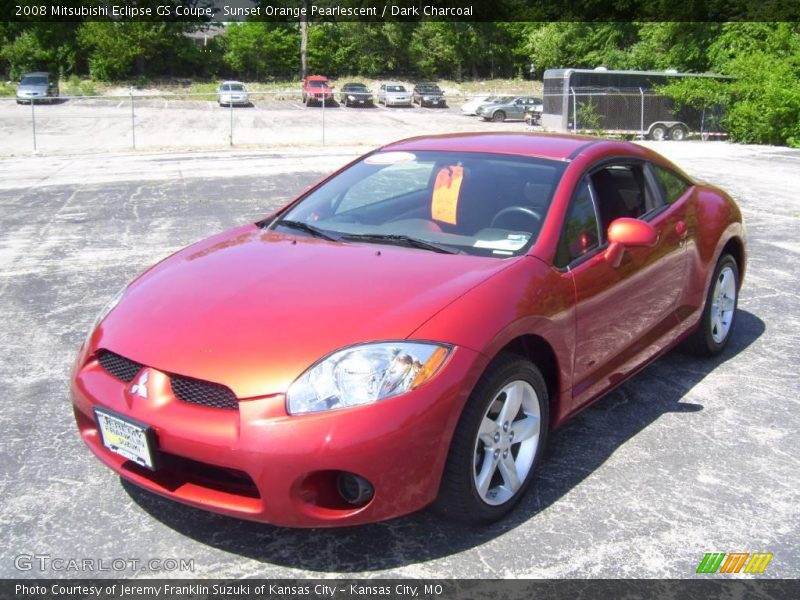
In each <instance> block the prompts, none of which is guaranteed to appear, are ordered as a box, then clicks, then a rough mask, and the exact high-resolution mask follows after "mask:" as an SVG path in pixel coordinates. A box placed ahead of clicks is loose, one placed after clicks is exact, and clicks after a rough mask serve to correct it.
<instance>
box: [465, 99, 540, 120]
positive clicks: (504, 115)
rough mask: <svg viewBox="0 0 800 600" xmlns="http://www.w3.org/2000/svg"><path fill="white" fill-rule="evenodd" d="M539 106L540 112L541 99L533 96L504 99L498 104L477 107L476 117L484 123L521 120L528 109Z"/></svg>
mask: <svg viewBox="0 0 800 600" xmlns="http://www.w3.org/2000/svg"><path fill="white" fill-rule="evenodd" d="M537 105H538V106H539V107H540V109H539V110H540V111H541V106H542V99H541V98H536V97H534V96H511V97H505V98H503V99H502V100H501V101H500V102H495V103H492V104H484V105H483V106H480V107H478V110H477V111H476V112H477V115H478V116H479V117H483V119H484V120H485V121H495V122H498V123H499V122H502V121H505V120H506V119H522V118H523V117H524V116H525V112H526V111H527V110H528V109H529V108H533V107H534V106H537Z"/></svg>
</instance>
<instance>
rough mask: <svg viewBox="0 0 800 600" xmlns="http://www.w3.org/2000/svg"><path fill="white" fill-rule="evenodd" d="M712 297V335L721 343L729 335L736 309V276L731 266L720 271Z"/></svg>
mask: <svg viewBox="0 0 800 600" xmlns="http://www.w3.org/2000/svg"><path fill="white" fill-rule="evenodd" d="M711 298H712V301H711V337H712V338H714V341H715V342H716V343H718V344H721V343H722V342H723V341H724V340H725V338H726V337H728V333H729V332H730V330H731V325H732V324H733V312H734V310H735V309H736V276H735V275H734V274H733V269H732V268H731V267H730V266H726V267H725V268H723V269H722V270H721V271H720V272H719V275H718V276H717V280H716V282H715V283H714V292H713V295H712V297H711Z"/></svg>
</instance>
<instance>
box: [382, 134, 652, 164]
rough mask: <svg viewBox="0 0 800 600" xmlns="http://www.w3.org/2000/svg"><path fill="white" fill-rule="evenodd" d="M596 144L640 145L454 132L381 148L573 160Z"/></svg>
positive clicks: (623, 149) (580, 138)
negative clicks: (487, 153)
mask: <svg viewBox="0 0 800 600" xmlns="http://www.w3.org/2000/svg"><path fill="white" fill-rule="evenodd" d="M596 144H604V145H615V146H618V148H619V150H620V152H621V153H623V154H630V153H631V150H633V149H636V153H637V154H638V153H640V147H639V146H635V145H633V144H629V143H627V142H612V141H609V140H603V139H598V138H594V137H588V136H579V135H569V134H552V133H523V132H520V133H516V132H514V133H512V132H509V133H498V132H494V133H490V132H487V133H452V134H444V135H431V136H420V137H414V138H408V139H405V140H400V141H397V142H393V143H391V144H388V145H386V146H383V147H382V148H380V150H381V151H388V150H392V151H400V150H405V151H415V150H416V151H425V150H430V151H444V152H446V151H451V152H489V153H492V154H513V155H517V156H531V157H537V158H549V159H554V160H571V159H573V158H575V157H576V156H577V155H578V154H580V153H581V152H582V151H583V150H584V149H585V148H588V147H589V146H594V145H596Z"/></svg>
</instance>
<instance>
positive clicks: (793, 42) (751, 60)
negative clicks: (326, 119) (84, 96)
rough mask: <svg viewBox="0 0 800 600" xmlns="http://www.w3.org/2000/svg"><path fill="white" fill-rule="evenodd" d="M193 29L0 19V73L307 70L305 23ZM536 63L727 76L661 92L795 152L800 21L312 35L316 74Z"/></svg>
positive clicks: (799, 133) (459, 70)
mask: <svg viewBox="0 0 800 600" xmlns="http://www.w3.org/2000/svg"><path fill="white" fill-rule="evenodd" d="M141 1H142V2H152V1H154V0H141ZM159 1H162V0H159ZM163 1H167V0H163ZM316 1H317V2H319V3H322V2H326V3H327V4H333V3H332V2H327V0H316ZM511 4H513V5H514V7H515V8H514V10H523V9H524V6H523V4H524V3H521V2H517V3H511ZM511 4H509V3H508V2H506V3H505V4H504V6H506V7H507V8H508V6H511ZM618 4H619V3H618ZM622 4H624V2H623V3H622ZM690 4H692V5H693V3H690ZM599 5H600V3H598V6H599ZM690 8H691V7H689V8H687V9H686V10H689V14H690V15H691V14H693V13H692V12H691V10H690ZM515 14H516V13H515ZM529 14H531V15H532V16H533V18H536V16H535V11H533V12H530V13H529ZM682 14H684V13H682ZM698 14H700V13H698ZM543 17H544V15H543V16H542V17H539V18H543ZM700 17H702V14H700ZM198 27H202V24H188V23H160V22H135V21H125V22H83V23H80V22H73V23H44V22H41V23H14V22H2V23H0V71H5V72H6V74H7V75H8V77H10V78H12V79H17V78H18V77H19V76H20V75H22V74H23V73H25V72H26V71H31V70H47V71H50V72H53V73H58V74H59V75H60V76H61V77H62V79H64V78H68V77H69V76H71V75H78V76H81V75H86V74H90V75H91V77H92V78H94V79H96V80H106V81H108V80H117V79H130V78H140V79H141V80H142V81H145V80H146V79H147V78H149V77H156V76H173V77H174V76H192V77H198V76H199V77H204V78H218V77H237V78H243V79H247V80H251V81H252V80H257V81H258V80H268V79H293V78H295V77H296V76H297V74H298V73H299V71H300V55H299V45H300V30H299V26H298V24H297V23H269V22H259V21H248V22H244V23H234V24H230V25H228V26H227V27H226V28H225V31H224V34H223V35H220V36H218V37H213V38H211V39H210V41H209V40H206V41H205V42H203V43H202V44H198V43H196V42H195V41H193V40H192V39H190V38H189V37H187V35H186V34H187V33H189V32H190V31H192V30H194V29H197V28H198ZM532 64H535V67H536V68H535V74H536V76H539V77H540V76H541V75H542V73H543V72H544V70H545V69H547V68H555V67H590V68H593V67H596V66H599V65H604V66H606V67H608V68H610V69H614V68H617V69H643V70H650V69H655V70H663V69H668V68H674V69H678V70H680V71H688V72H699V73H702V72H717V73H723V74H726V75H728V76H730V77H732V79H731V80H730V81H728V82H719V81H715V80H713V79H702V80H701V79H693V80H688V79H687V80H685V81H681V82H678V83H675V84H672V85H670V86H668V87H667V88H666V92H667V93H669V94H670V95H671V96H673V98H674V99H675V102H676V104H677V105H678V106H691V107H694V108H708V107H712V106H720V107H722V108H723V109H724V111H725V116H724V123H723V124H724V126H725V127H726V128H727V130H728V131H729V132H730V134H731V137H732V139H734V140H737V141H742V142H758V143H771V144H790V145H795V146H800V26H799V25H798V24H797V23H794V22H785V23H781V22H779V23H768V22H737V23H713V22H711V23H709V22H696V23H692V22H657V21H653V22H639V23H637V22H620V23H614V22H600V21H598V22H553V21H548V22H529V23H491V22H442V21H423V22H385V23H355V22H313V23H310V24H309V28H308V71H309V73H320V74H325V75H330V76H337V75H338V76H341V75H352V76H358V75H362V76H367V77H387V78H388V77H393V76H404V77H412V78H424V79H428V78H431V79H433V78H440V77H441V78H451V79H456V80H462V79H474V78H486V77H490V76H491V77H514V76H517V77H521V76H530V75H531V70H530V69H531V65H532Z"/></svg>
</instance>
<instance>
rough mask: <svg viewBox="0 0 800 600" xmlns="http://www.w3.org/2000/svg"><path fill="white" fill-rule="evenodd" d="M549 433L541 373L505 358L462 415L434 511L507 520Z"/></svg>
mask: <svg viewBox="0 0 800 600" xmlns="http://www.w3.org/2000/svg"><path fill="white" fill-rule="evenodd" d="M547 430H548V395H547V386H546V385H545V382H544V378H543V377H542V374H541V372H540V371H539V369H538V368H537V367H536V365H534V364H533V363H531V362H530V361H527V360H525V359H524V358H521V357H519V356H517V355H514V354H503V355H500V356H499V357H497V358H496V359H495V360H494V361H493V362H492V363H491V364H490V365H489V367H488V368H487V369H486V371H485V372H484V374H483V375H482V376H481V378H480V380H479V381H478V384H477V385H476V386H475V389H474V390H473V392H472V394H471V395H470V398H469V400H468V401H467V404H466V406H465V408H464V412H463V413H462V414H461V418H460V419H459V422H458V426H457V427H456V431H455V433H454V435H453V441H452V444H451V446H450V453H449V455H448V457H447V464H446V466H445V471H444V474H443V475H442V484H441V487H440V489H439V496H438V498H437V499H436V502H435V504H434V509H435V510H437V511H439V512H441V513H443V514H444V515H446V516H449V517H452V518H454V519H456V520H459V521H464V522H469V523H486V522H490V521H494V520H497V519H499V518H501V517H502V516H504V515H505V514H506V513H508V512H509V511H510V510H511V509H512V508H513V507H514V506H515V505H516V503H517V502H519V499H520V498H521V497H522V495H523V493H524V492H525V490H526V489H527V487H528V485H529V484H530V482H531V479H532V473H533V470H534V467H535V466H536V464H537V462H538V461H539V458H540V457H541V454H542V450H543V448H544V445H545V442H546V439H547Z"/></svg>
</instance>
